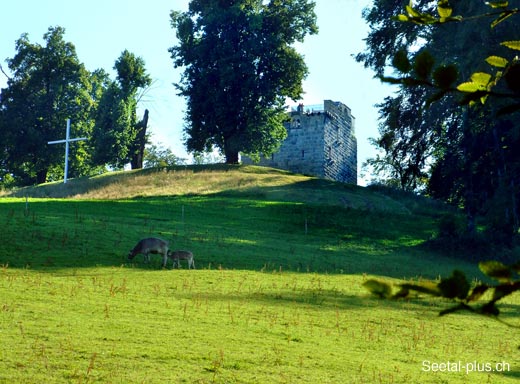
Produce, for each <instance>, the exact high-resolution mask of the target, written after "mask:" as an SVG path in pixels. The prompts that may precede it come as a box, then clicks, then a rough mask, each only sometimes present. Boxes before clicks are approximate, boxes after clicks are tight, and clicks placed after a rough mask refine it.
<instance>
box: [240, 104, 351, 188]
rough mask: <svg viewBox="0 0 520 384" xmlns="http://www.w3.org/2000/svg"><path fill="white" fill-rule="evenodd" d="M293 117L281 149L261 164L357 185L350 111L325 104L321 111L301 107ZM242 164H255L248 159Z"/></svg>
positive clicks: (319, 109)
mask: <svg viewBox="0 0 520 384" xmlns="http://www.w3.org/2000/svg"><path fill="white" fill-rule="evenodd" d="M290 117H291V119H290V121H289V122H288V123H286V125H285V128H286V129H287V138H286V139H285V141H284V142H283V143H282V144H281V146H280V149H279V150H278V152H276V153H274V154H273V155H272V156H271V157H270V158H262V159H261V160H260V162H259V164H260V165H265V166H269V167H273V168H280V169H285V170H288V171H291V172H294V173H302V174H307V175H313V176H318V177H323V178H326V179H329V180H336V181H341V182H346V183H353V184H356V183H357V142H356V138H355V135H354V123H355V119H354V117H353V116H352V114H351V112H350V108H348V107H347V106H346V105H344V104H342V103H340V102H335V101H330V100H325V101H324V104H323V105H322V106H319V107H316V106H312V107H307V108H305V107H304V106H303V105H299V106H298V108H297V109H296V110H295V111H292V112H291V113H290ZM242 162H243V163H245V164H252V161H251V159H249V158H247V157H243V158H242Z"/></svg>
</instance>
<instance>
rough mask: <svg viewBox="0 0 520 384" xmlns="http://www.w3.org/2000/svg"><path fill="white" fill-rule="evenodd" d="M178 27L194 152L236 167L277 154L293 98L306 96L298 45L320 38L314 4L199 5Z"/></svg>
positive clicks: (178, 57)
mask: <svg viewBox="0 0 520 384" xmlns="http://www.w3.org/2000/svg"><path fill="white" fill-rule="evenodd" d="M171 25H172V27H173V28H174V29H175V30H176V34H177V38H178V39H179V45H177V46H174V47H172V48H170V49H169V52H170V53H171V57H172V59H173V62H174V65H175V67H184V68H185V69H184V74H183V76H182V80H181V82H180V83H178V84H176V86H177V88H178V90H179V91H180V94H181V95H182V96H185V97H186V98H187V111H186V127H185V132H186V144H187V148H188V150H189V151H192V152H205V151H207V152H211V151H212V150H213V147H216V148H218V149H219V150H220V151H221V152H222V153H223V154H224V155H225V156H226V162H228V163H236V162H238V153H239V152H244V153H249V154H259V153H264V154H270V153H272V152H273V151H274V150H276V148H277V147H278V146H279V144H280V142H281V141H282V140H283V139H284V138H285V137H286V132H285V128H284V126H283V121H284V119H285V118H286V116H285V112H284V103H285V98H286V97H290V98H292V99H297V98H299V97H300V95H301V93H302V91H303V89H302V84H301V83H302V80H303V79H304V78H305V76H306V75H307V67H306V65H305V63H304V61H303V57H302V56H301V55H299V54H298V53H297V52H296V50H295V48H294V47H293V46H292V45H293V44H294V43H295V42H297V41H303V39H304V37H305V36H306V35H307V34H313V33H316V32H317V26H316V15H315V14H314V3H312V2H308V1H307V0H290V1H284V2H280V1H270V2H263V1H260V0H254V1H251V0H247V1H246V0H241V1H236V2H231V3H228V2H219V1H209V2H208V1H200V0H193V1H191V3H190V10H189V11H188V12H185V13H181V12H172V13H171ZM208 90H211V92H208Z"/></svg>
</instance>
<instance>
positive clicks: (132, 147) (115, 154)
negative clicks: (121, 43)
mask: <svg viewBox="0 0 520 384" xmlns="http://www.w3.org/2000/svg"><path fill="white" fill-rule="evenodd" d="M114 69H115V70H116V71H117V79H116V80H117V81H112V82H110V83H109V84H108V86H107V87H106V90H105V91H104V93H103V96H102V97H101V100H100V102H99V106H98V109H97V113H96V126H95V129H94V133H93V137H92V142H93V145H94V147H95V155H94V162H95V163H96V164H109V165H110V166H112V167H114V168H122V167H123V166H124V165H125V164H127V163H131V166H132V169H135V168H142V167H143V156H144V146H145V143H146V140H147V136H146V129H147V125H148V111H145V114H144V117H143V120H141V121H138V119H137V104H138V101H139V100H138V99H139V91H140V90H142V89H145V88H146V87H148V86H149V85H150V84H151V83H152V80H151V78H150V76H149V75H148V74H147V72H146V69H145V63H144V60H143V59H142V58H140V57H137V56H135V55H134V54H133V53H130V52H128V51H127V50H125V51H123V52H122V53H121V56H120V57H119V58H118V59H117V60H116V63H115V65H114Z"/></svg>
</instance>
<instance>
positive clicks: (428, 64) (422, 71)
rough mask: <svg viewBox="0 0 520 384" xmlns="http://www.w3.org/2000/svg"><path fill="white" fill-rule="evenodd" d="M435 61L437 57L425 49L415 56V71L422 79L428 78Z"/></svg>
mask: <svg viewBox="0 0 520 384" xmlns="http://www.w3.org/2000/svg"><path fill="white" fill-rule="evenodd" d="M434 63H435V59H434V58H433V56H432V55H431V53H430V52H428V51H427V50H425V49H423V50H422V51H420V52H419V53H418V54H417V55H416V56H415V60H414V71H415V73H417V76H419V77H420V78H421V79H426V78H428V76H430V73H431V72H432V69H433V64H434Z"/></svg>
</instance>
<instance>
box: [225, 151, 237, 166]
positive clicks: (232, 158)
mask: <svg viewBox="0 0 520 384" xmlns="http://www.w3.org/2000/svg"><path fill="white" fill-rule="evenodd" d="M225 155H226V164H238V151H226V153H225Z"/></svg>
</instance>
